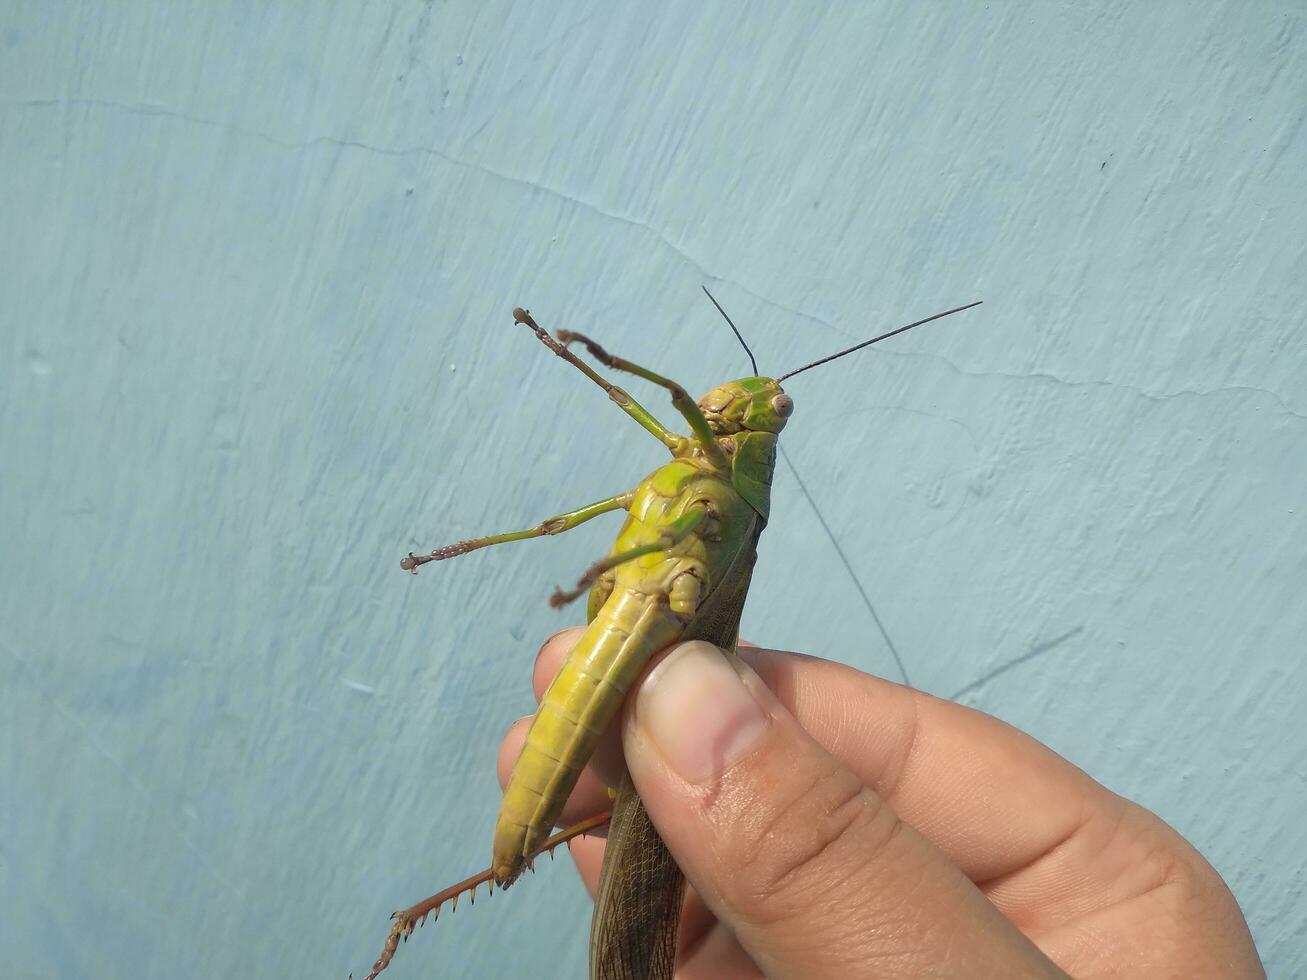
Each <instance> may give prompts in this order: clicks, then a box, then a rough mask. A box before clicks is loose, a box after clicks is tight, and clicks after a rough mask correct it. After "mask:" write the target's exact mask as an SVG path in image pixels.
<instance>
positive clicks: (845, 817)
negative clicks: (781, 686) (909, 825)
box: [734, 763, 900, 923]
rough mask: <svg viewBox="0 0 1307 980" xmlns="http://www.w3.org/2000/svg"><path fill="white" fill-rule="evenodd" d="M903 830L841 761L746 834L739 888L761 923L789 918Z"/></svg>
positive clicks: (804, 785)
mask: <svg viewBox="0 0 1307 980" xmlns="http://www.w3.org/2000/svg"><path fill="white" fill-rule="evenodd" d="M899 828H900V821H899V819H898V817H897V816H896V815H895V814H894V812H893V811H892V810H890V809H889V807H888V806H886V805H885V803H884V802H883V801H882V800H881V799H880V798H879V797H877V796H876V795H875V794H874V793H872V792H870V791H869V790H868V789H867V788H866V787H865V786H863V785H862V784H861V782H859V781H858V779H857V778H856V777H855V776H854V775H853V774H852V773H850V772H848V771H847V770H845V769H844V768H843V767H841V766H840V765H839V764H838V763H833V764H832V765H831V766H830V767H829V768H827V769H825V770H824V771H822V772H820V773H818V774H816V775H815V776H814V777H813V778H812V779H811V780H808V781H801V782H798V783H797V784H796V785H795V788H794V789H793V790H791V791H790V794H789V797H788V799H785V800H783V801H782V802H781V803H780V805H779V806H778V807H776V808H775V809H774V810H773V812H772V813H771V814H770V815H769V816H768V817H767V819H765V820H763V821H760V822H759V824H758V826H757V827H756V828H753V829H751V830H750V831H749V832H746V833H745V834H743V835H742V839H741V840H740V842H739V844H738V846H739V847H740V849H741V851H742V854H741V855H740V856H739V857H737V861H738V864H737V867H738V869H739V871H738V873H737V874H736V875H735V876H734V877H735V881H736V884H735V888H736V889H738V890H739V895H740V898H741V899H742V900H743V902H744V903H745V904H746V905H747V906H748V907H749V908H750V909H752V910H754V913H755V914H753V915H751V918H753V919H755V920H756V921H759V922H760V923H762V922H765V921H767V920H780V919H785V918H788V917H790V916H792V915H793V914H795V913H796V912H798V911H799V910H802V909H804V908H809V907H811V905H812V903H813V902H814V900H816V899H818V898H819V897H820V896H821V895H823V894H824V893H828V892H832V891H835V890H838V888H839V886H840V884H841V883H842V882H844V881H846V880H847V879H848V878H850V877H851V876H852V875H854V874H856V873H857V872H859V871H860V870H861V869H863V868H865V867H866V866H867V864H868V863H869V862H871V861H874V860H876V859H877V858H878V856H879V855H880V854H881V852H882V851H883V849H884V847H885V846H886V845H888V844H889V843H890V842H891V841H893V839H894V838H895V837H896V836H897V835H898V833H899Z"/></svg>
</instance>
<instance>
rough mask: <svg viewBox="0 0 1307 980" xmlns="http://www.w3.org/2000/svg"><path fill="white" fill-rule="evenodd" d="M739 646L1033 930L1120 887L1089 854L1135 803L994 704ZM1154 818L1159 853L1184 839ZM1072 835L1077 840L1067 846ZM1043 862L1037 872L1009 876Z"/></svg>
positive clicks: (842, 752) (856, 766)
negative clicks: (998, 712)
mask: <svg viewBox="0 0 1307 980" xmlns="http://www.w3.org/2000/svg"><path fill="white" fill-rule="evenodd" d="M741 656H742V657H743V658H744V659H745V660H746V661H747V662H748V663H749V664H750V666H752V667H753V668H754V669H755V670H756V671H757V672H758V673H759V675H760V676H761V677H762V678H763V679H764V681H765V682H766V684H767V686H768V687H769V688H770V689H771V690H772V691H773V692H774V693H775V694H776V697H777V698H778V699H779V700H780V701H781V702H782V703H783V704H784V705H785V706H786V707H787V708H788V709H789V710H790V711H791V712H792V713H793V714H794V716H795V717H796V718H797V719H798V720H799V722H800V724H801V725H802V726H803V727H804V729H805V730H807V731H808V732H809V734H811V735H812V737H813V738H814V739H815V740H816V741H817V742H818V743H819V744H821V746H822V747H823V748H824V749H825V750H826V751H827V752H829V753H830V754H831V755H833V756H834V757H835V758H836V759H838V760H839V761H840V762H841V763H842V764H843V765H845V766H846V767H848V768H849V769H850V771H852V772H853V773H854V774H855V775H856V776H857V777H858V778H859V779H860V780H862V782H863V783H864V784H866V785H867V786H868V787H870V788H871V789H872V790H874V791H875V792H876V793H877V794H878V795H879V796H880V797H881V798H882V799H884V800H885V801H886V802H888V803H889V804H890V806H891V807H893V809H894V811H895V812H896V813H897V814H898V815H899V816H900V817H901V818H902V819H903V820H904V821H905V822H907V823H909V824H911V825H912V827H913V828H914V829H915V830H916V831H918V832H919V833H920V834H922V836H924V837H925V838H926V839H927V840H929V841H931V842H932V843H934V844H935V845H936V846H938V847H939V848H940V849H941V850H942V851H943V852H944V853H945V854H946V855H947V856H948V858H949V859H950V860H951V861H953V862H954V863H955V864H957V865H958V866H959V867H960V868H961V869H962V870H963V872H964V873H965V874H966V875H967V877H969V878H970V879H971V880H972V881H975V882H980V883H983V890H984V891H985V892H986V894H987V895H988V897H989V899H990V900H991V901H992V902H994V903H995V904H996V905H997V906H998V907H999V908H1000V909H1001V910H1002V911H1003V912H1004V913H1005V914H1006V915H1007V916H1008V917H1009V918H1010V919H1012V920H1013V921H1014V922H1016V923H1017V924H1018V925H1021V926H1022V927H1023V928H1026V929H1028V930H1034V931H1037V930H1039V929H1041V928H1046V927H1049V926H1052V925H1055V924H1057V923H1059V922H1061V921H1063V920H1064V919H1065V918H1066V917H1068V916H1069V915H1072V914H1076V913H1079V912H1083V910H1084V902H1085V901H1086V899H1088V900H1090V901H1095V902H1107V901H1111V900H1114V899H1115V898H1119V895H1118V894H1115V891H1116V888H1117V883H1118V881H1119V876H1118V875H1117V871H1119V869H1117V868H1114V867H1113V866H1112V865H1111V863H1110V862H1096V863H1093V862H1086V861H1085V860H1084V854H1085V853H1086V850H1087V849H1088V850H1092V849H1094V848H1095V847H1101V846H1102V845H1103V844H1104V843H1105V842H1104V841H1103V840H1102V839H1101V837H1102V836H1103V835H1108V834H1113V833H1118V834H1119V832H1120V829H1121V826H1122V821H1123V819H1125V818H1127V817H1129V816H1131V815H1132V814H1133V811H1134V810H1137V808H1133V807H1132V806H1131V805H1130V804H1129V803H1128V802H1127V801H1125V800H1123V799H1121V798H1120V797H1118V796H1116V795H1115V794H1113V793H1111V792H1110V791H1108V790H1107V789H1105V788H1104V787H1103V786H1101V785H1100V784H1098V783H1096V782H1094V781H1093V780H1092V779H1090V778H1089V777H1088V776H1087V775H1085V773H1083V772H1082V771H1081V770H1079V769H1077V768H1076V767H1075V766H1073V765H1071V764H1070V763H1069V762H1067V761H1066V760H1065V759H1063V758H1061V757H1060V756H1059V755H1057V754H1056V753H1055V752H1053V751H1052V750H1051V749H1049V748H1048V747H1047V746H1045V745H1043V744H1042V743H1040V742H1038V741H1036V740H1035V739H1033V738H1031V737H1030V736H1028V735H1026V734H1025V733H1023V732H1020V731H1018V730H1017V729H1015V728H1012V727H1011V726H1010V725H1007V724H1005V723H1004V722H1002V721H999V720H998V719H997V718H994V717H992V716H990V715H986V714H984V713H982V712H979V711H975V710H973V709H971V708H967V707H964V706H962V705H958V704H953V703H951V702H948V701H941V700H940V699H938V698H934V697H931V696H930V695H928V694H924V693H922V692H920V691H915V690H912V689H911V688H906V687H903V686H901V685H898V684H894V683H891V682H889V681H885V680H881V679H880V678H876V677H872V676H870V675H867V674H864V673H862V672H861V671H857V670H854V669H853V668H850V667H845V666H843V665H841V664H836V663H832V662H830V661H826V660H820V659H818V658H814V657H805V656H803V655H801V654H795V653H786V652H782V651H776V650H764V649H752V650H742V651H741ZM1127 823H1128V821H1127ZM1152 825H1153V826H1154V827H1155V828H1156V829H1157V831H1158V834H1159V835H1160V836H1158V839H1157V840H1156V841H1155V842H1154V843H1155V844H1156V845H1158V847H1157V849H1158V851H1159V853H1161V852H1164V851H1165V850H1166V847H1163V846H1161V845H1163V844H1166V845H1167V846H1170V845H1171V844H1174V843H1175V842H1176V841H1179V838H1178V836H1174V835H1170V836H1168V835H1166V834H1165V833H1164V832H1163V830H1162V828H1164V826H1165V825H1163V824H1161V822H1160V821H1154V822H1153V824H1152ZM1172 836H1174V839H1171V837H1172ZM1163 837H1166V838H1167V839H1166V840H1163V839H1162V838H1163ZM1073 838H1074V839H1075V843H1076V844H1077V845H1078V846H1074V847H1067V846H1065V845H1066V844H1068V843H1070V842H1072V841H1073ZM1036 862H1038V864H1039V867H1038V871H1037V874H1035V875H1033V876H1031V875H1027V876H1023V877H1020V878H1013V877H1011V876H1012V875H1013V873H1014V872H1016V871H1019V870H1021V869H1026V868H1031V867H1032V865H1033V864H1035V863H1036ZM1095 892H1098V893H1099V894H1097V895H1096V894H1095Z"/></svg>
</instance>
